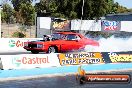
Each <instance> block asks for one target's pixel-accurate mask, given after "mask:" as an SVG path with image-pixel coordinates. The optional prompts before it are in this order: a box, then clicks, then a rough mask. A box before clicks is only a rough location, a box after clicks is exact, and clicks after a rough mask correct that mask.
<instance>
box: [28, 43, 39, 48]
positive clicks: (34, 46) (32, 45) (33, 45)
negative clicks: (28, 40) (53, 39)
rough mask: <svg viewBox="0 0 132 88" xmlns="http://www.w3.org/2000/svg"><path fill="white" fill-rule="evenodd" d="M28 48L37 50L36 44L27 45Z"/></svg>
mask: <svg viewBox="0 0 132 88" xmlns="http://www.w3.org/2000/svg"><path fill="white" fill-rule="evenodd" d="M28 47H29V48H37V44H28Z"/></svg>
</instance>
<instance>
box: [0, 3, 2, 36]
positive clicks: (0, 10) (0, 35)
mask: <svg viewBox="0 0 132 88" xmlns="http://www.w3.org/2000/svg"><path fill="white" fill-rule="evenodd" d="M1 9H2V8H1V5H0V38H1V37H2V36H1V35H2V34H1V32H2V31H1Z"/></svg>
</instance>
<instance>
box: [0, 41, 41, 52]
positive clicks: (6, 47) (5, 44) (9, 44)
mask: <svg viewBox="0 0 132 88" xmlns="http://www.w3.org/2000/svg"><path fill="white" fill-rule="evenodd" d="M36 40H42V38H1V39H0V42H1V43H0V47H1V49H0V52H9V51H23V50H24V49H23V46H24V44H25V43H26V42H28V41H36Z"/></svg>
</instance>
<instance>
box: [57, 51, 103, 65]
mask: <svg viewBox="0 0 132 88" xmlns="http://www.w3.org/2000/svg"><path fill="white" fill-rule="evenodd" d="M58 58H59V61H60V65H62V66H63V65H80V64H100V63H104V62H103V59H102V56H101V53H93V52H89V53H87V52H86V53H67V54H59V55H58Z"/></svg>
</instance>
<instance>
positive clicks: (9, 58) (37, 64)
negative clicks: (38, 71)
mask: <svg viewBox="0 0 132 88" xmlns="http://www.w3.org/2000/svg"><path fill="white" fill-rule="evenodd" d="M0 57H1V61H2V63H0V68H1V69H31V68H45V67H59V66H60V64H59V59H58V57H57V55H56V54H38V55H36V54H21V55H1V56H0Z"/></svg>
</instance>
